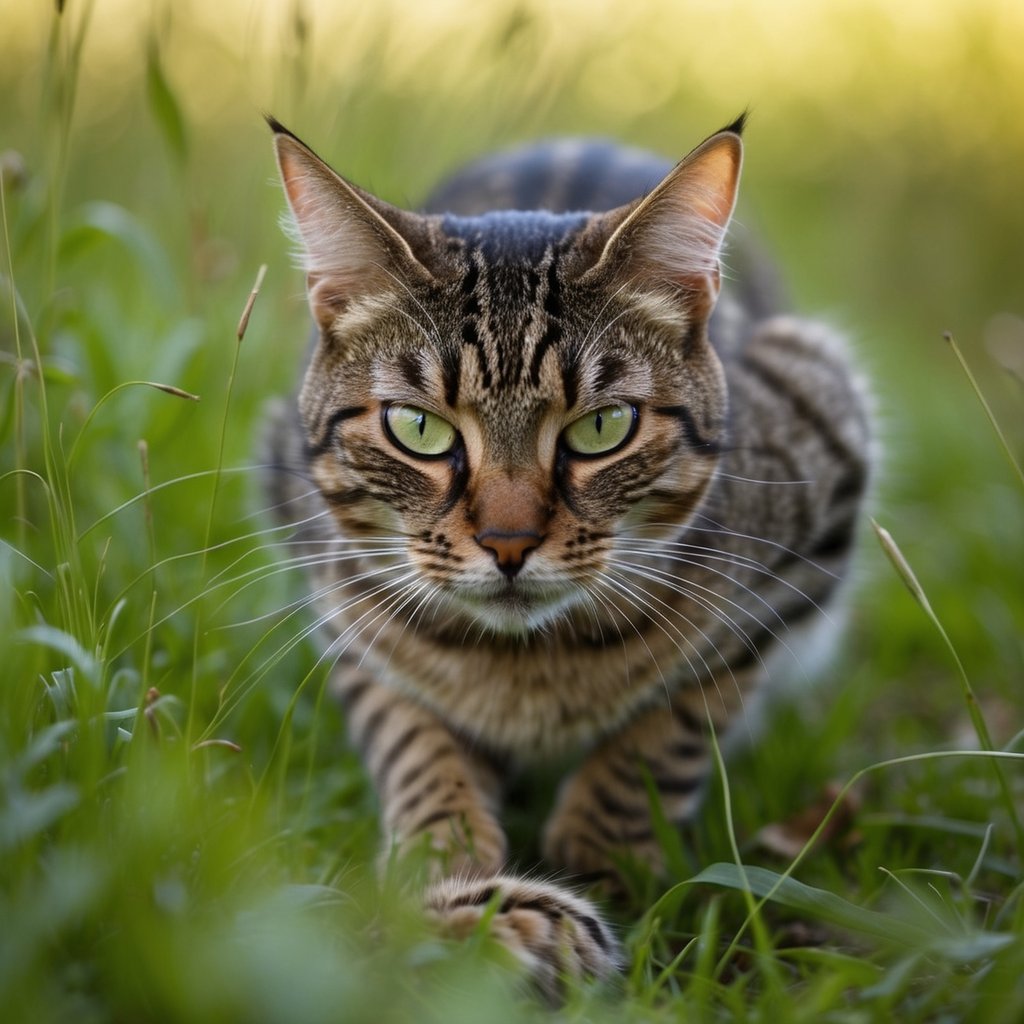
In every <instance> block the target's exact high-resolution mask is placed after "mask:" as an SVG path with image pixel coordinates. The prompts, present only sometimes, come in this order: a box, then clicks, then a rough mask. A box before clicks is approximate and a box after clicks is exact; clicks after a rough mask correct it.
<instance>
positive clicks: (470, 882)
mask: <svg viewBox="0 0 1024 1024" xmlns="http://www.w3.org/2000/svg"><path fill="white" fill-rule="evenodd" d="M268 121H269V123H270V127H271V128H272V130H273V132H274V142H275V147H276V155H277V161H278V166H279V170H280V175H281V180H282V182H283V184H284V189H285V193H286V196H287V201H288V205H289V207H290V213H291V225H292V230H293V233H294V236H295V238H296V240H297V241H298V242H299V245H300V248H301V252H302V256H301V259H302V265H303V266H304V268H305V271H306V281H307V290H308V298H309V305H310V309H311V311H312V315H313V318H314V321H315V325H316V333H317V342H316V345H315V348H314V350H313V353H312V357H311V360H310V363H309V366H308V369H307V371H306V375H305V379H304V383H303V384H302V386H301V390H300V394H299V398H298V403H297V406H298V408H297V410H296V411H295V412H294V413H291V414H287V415H285V414H281V415H279V416H278V418H277V419H276V420H275V422H274V425H273V427H272V428H271V438H270V443H271V447H272V449H273V454H272V462H273V465H274V466H275V467H277V468H276V470H275V471H274V473H273V475H272V480H271V489H272V495H273V500H274V502H275V504H276V506H277V507H278V508H280V509H284V510H287V514H288V515H289V517H290V518H291V519H292V520H294V522H295V523H296V524H297V526H296V530H297V531H298V539H299V541H300V542H301V543H302V544H303V545H304V548H303V551H304V552H305V555H304V558H303V559H302V560H304V561H305V563H306V564H308V567H309V573H310V577H311V580H312V585H313V596H312V598H311V600H312V601H314V602H315V605H316V607H317V609H318V614H319V618H318V620H317V623H318V625H319V627H321V629H322V631H323V632H324V633H325V634H326V636H327V638H328V639H327V647H326V657H328V658H330V659H331V660H332V662H333V664H334V669H333V686H334V689H335V690H336V692H337V694H338V695H339V697H340V699H341V701H342V704H343V706H344V709H345V712H346V717H347V723H348V728H349V730H350V734H351V738H352V741H353V742H354V744H355V745H356V747H357V748H358V749H359V750H360V752H361V754H362V757H363V760H364V763H365V765H366V768H367V770H368V772H369V774H370V775H371V777H372V779H373V782H374V784H375V787H376V792H377V794H378V796H379V801H380V815H381V822H382V829H383V832H384V842H383V848H382V856H383V857H384V858H387V857H389V856H393V855H395V854H396V853H397V854H401V853H403V852H404V851H407V850H411V849H413V848H423V847H425V846H426V847H429V848H430V849H432V850H433V851H434V852H435V854H436V858H435V861H434V864H435V868H434V880H433V881H432V882H430V883H429V884H428V885H427V888H426V891H425V894H424V901H425V905H426V908H427V911H428V913H429V914H430V915H431V916H432V917H434V918H435V919H436V920H437V922H438V924H439V926H440V927H442V928H443V929H444V930H445V931H447V932H448V933H451V934H456V935H457V934H462V933H465V932H467V931H470V930H472V929H473V928H474V927H476V926H477V924H478V923H479V921H480V920H481V918H482V916H483V915H484V914H485V913H491V912H493V916H492V917H491V919H490V922H489V928H490V930H491V933H492V934H493V935H494V936H495V937H496V938H497V939H498V940H499V941H500V942H502V943H503V944H504V945H506V946H507V947H508V948H509V949H510V950H511V951H512V952H513V953H514V954H515V955H516V956H517V957H518V958H519V959H520V960H521V961H522V962H523V963H524V964H526V965H527V968H528V970H529V972H530V973H531V975H532V977H533V978H534V980H535V981H536V982H537V984H538V985H539V987H540V988H541V990H542V991H543V992H545V993H547V994H549V995H551V996H552V998H557V993H558V992H559V991H560V986H561V985H562V984H563V979H564V978H565V977H566V976H576V977H580V976H595V977H599V978H601V977H607V976H609V975H611V974H613V973H614V972H615V971H617V970H618V969H619V968H620V967H621V966H622V953H621V949H620V946H619V943H618V941H617V939H616V937H615V935H614V934H613V932H612V930H611V929H610V927H609V926H608V925H607V924H606V922H605V921H604V919H603V918H602V916H601V914H600V913H599V911H598V910H597V908H596V906H595V905H594V903H593V902H592V901H591V900H590V899H585V898H583V897H581V896H579V895H577V894H575V893H574V891H573V890H571V889H570V888H568V887H567V886H565V885H562V884H559V883H556V882H549V881H543V880H539V879H536V878H527V877H522V876H520V875H517V874H516V873H515V872H514V871H512V870H510V869H509V867H508V865H507V858H508V849H507V843H506V838H505V833H504V830H503V828H502V825H501V819H500V814H501V797H502V785H503V782H504V776H505V773H506V772H507V771H509V770H511V768H512V767H513V766H514V765H516V764H526V765H529V764H533V763H537V762H542V761H547V760H558V759H564V758H565V757H567V756H569V755H575V757H576V763H575V766H574V767H573V769H572V770H571V771H570V773H569V774H568V775H567V777H566V778H565V779H564V780H563V782H562V783H561V787H560V788H559V790H558V792H557V795H556V796H555V797H554V808H553V810H552V811H551V813H550V816H549V818H548V820H547V823H546V825H545V826H544V829H543V833H542V842H541V848H542V853H543V858H544V862H545V864H546V865H547V867H548V868H550V869H552V870H553V871H556V872H559V875H558V877H560V878H566V879H568V880H570V881H573V880H579V879H584V880H588V881H592V880H594V879H600V878H604V879H606V880H609V881H610V882H611V883H614V881H615V880H616V879H617V878H618V877H619V870H620V867H621V865H622V863H623V858H624V857H625V858H633V859H635V860H638V861H640V862H641V863H643V864H646V865H648V866H649V867H650V868H651V869H652V870H653V871H655V872H658V871H660V870H662V869H663V867H664V864H663V859H662V850H661V846H660V845H659V843H658V840H657V837H656V835H655V829H654V826H653V822H652V798H651V796H650V794H649V788H648V787H649V786H653V788H654V791H655V792H656V794H657V801H658V803H659V804H660V807H661V811H662V812H663V813H664V815H665V817H666V818H667V819H668V820H669V821H670V822H673V823H681V822H683V821H685V820H686V819H687V818H689V817H690V816H692V815H693V813H694V811H695V810H696V808H697V806H698V803H699V800H700V796H701V790H702V786H703V783H704V782H705V780H706V778H707V776H708V774H709V770H710V763H711V737H712V736H714V737H716V738H717V739H723V738H725V737H727V736H728V735H730V734H731V733H733V732H735V731H736V728H737V723H738V722H739V721H740V720H741V719H742V716H743V713H744V710H745V708H746V705H747V703H749V701H750V699H751V698H752V697H753V695H754V692H755V690H756V688H757V686H758V683H759V681H761V680H762V679H763V677H764V676H765V670H764V663H765V658H766V657H768V656H769V654H770V653H771V652H772V650H774V649H776V648H778V647H780V646H788V645H789V642H790V640H791V639H792V638H793V637H792V631H793V630H794V628H795V627H796V626H797V625H799V624H803V623H805V622H810V621H812V620H814V619H815V618H816V617H820V613H821V610H822V606H823V605H824V604H825V603H826V602H827V600H828V599H829V597H830V595H831V594H832V592H833V591H834V589H835V588H836V585H837V583H838V582H839V581H840V579H841V577H842V575H843V572H844V569H845V567H846V565H847V563H848V558H849V554H850V549H851V544H852V541H853V537H854V533H855V526H856V523H857V518H858V509H859V506H860V504H861V499H862V496H863V494H864V490H865V486H866V482H867V479H868V472H869V458H868V454H869V453H868V445H869V432H868V424H867V417H866V415H865V403H864V400H863V396H862V390H861V388H860V387H859V385H858V384H857V382H856V377H855V374H853V373H852V372H851V369H850V366H849V362H848V358H847V356H846V354H845V351H844V346H843V344H842V343H841V341H840V340H839V339H838V338H837V337H836V336H835V335H834V334H833V333H832V332H831V331H830V330H829V329H828V328H826V327H824V326H821V325H818V324H815V323H813V322H808V321H804V320H800V319H796V318H795V317H792V316H787V315H782V314H780V313H778V312H777V302H776V299H775V297H774V289H773V288H772V286H771V285H770V284H769V283H768V282H769V278H768V276H767V275H766V273H765V271H764V269H763V267H762V266H761V264H760V263H759V261H758V259H757V258H756V257H751V256H750V255H749V253H748V252H747V249H745V248H742V247H741V248H740V249H739V250H738V251H737V253H736V260H737V262H738V263H739V264H740V265H745V267H746V271H745V272H744V274H743V275H742V278H741V280H740V281H738V282H737V283H736V285H735V287H733V288H727V289H726V293H725V294H724V295H723V296H722V297H721V299H719V292H720V286H721V278H722V271H721V258H722V250H723V244H724V240H725V235H726V229H727V226H728V224H729V221H730V218H731V216H732V212H733V207H734V205H735V201H736V192H737V187H738V183H739V177H740V167H741V161H742V142H741V133H742V129H743V119H742V118H741V119H739V120H738V121H736V122H735V123H733V124H731V125H729V126H728V127H727V128H725V129H723V130H722V131H720V132H717V133H716V134H714V135H712V136H710V137H709V138H708V139H706V140H705V141H704V142H703V143H701V145H699V146H698V147H697V148H696V149H694V150H693V151H692V152H691V153H690V154H689V155H688V156H687V157H686V158H685V159H684V160H682V161H681V162H680V163H678V164H677V165H675V166H674V167H673V166H671V165H669V164H666V163H665V162H663V161H661V160H659V159H658V158H656V157H653V156H651V155H649V154H646V153H642V152H640V151H638V150H633V149H626V148H622V147H618V146H615V145H613V144H611V143H606V142H597V141H587V140H580V141H572V140H569V141H554V142H547V143H540V144H536V145H533V146H528V147H526V148H523V149H519V150H515V151H512V152H510V153H503V154H499V155H497V156H492V157H487V158H484V159H483V160H481V161H478V162H477V163H475V164H471V165H470V166H469V167H467V168H466V169H464V170H462V171H461V172H458V173H456V174H455V175H454V176H453V177H452V178H450V179H449V180H448V181H447V182H446V183H445V184H443V185H442V186H441V187H440V188H439V189H438V190H437V191H436V192H435V193H434V195H433V197H432V198H431V199H430V200H429V201H428V202H427V204H426V206H425V210H426V212H423V213H413V212H408V211H406V210H403V209H399V208H397V207H395V206H392V205H390V204H388V203H385V202H383V201H381V200H380V199H377V198H376V197H375V196H373V195H371V194H370V193H369V192H367V191H365V190H363V189H361V188H359V187H357V186H356V185H354V184H352V183H350V182H348V181H346V180H345V179H343V178H342V177H340V176H339V175H338V174H336V173H335V172H334V171H333V170H332V169H331V168H330V167H328V165H327V164H326V163H324V162H323V161H322V160H320V158H319V157H317V156H316V155H315V154H314V153H313V151H312V150H311V149H309V148H308V147H307V146H306V145H305V144H304V143H302V142H301V141H300V140H299V139H298V138H297V137H296V136H294V135H293V134H292V133H290V132H289V131H288V130H287V129H285V128H284V127H283V126H282V125H280V124H279V123H278V122H277V121H274V120H273V119H269V118H268Z"/></svg>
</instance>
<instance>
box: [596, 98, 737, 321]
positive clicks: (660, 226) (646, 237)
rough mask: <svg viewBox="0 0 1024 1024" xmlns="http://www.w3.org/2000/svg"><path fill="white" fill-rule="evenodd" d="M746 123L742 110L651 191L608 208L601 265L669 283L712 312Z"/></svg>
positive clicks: (638, 279) (638, 280)
mask: <svg viewBox="0 0 1024 1024" xmlns="http://www.w3.org/2000/svg"><path fill="white" fill-rule="evenodd" d="M742 127H743V118H740V119H739V120H738V121H737V122H736V123H734V124H733V125H730V126H729V127H728V128H726V129H723V130H722V131H720V132H718V133H716V134H715V135H712V136H711V137H710V138H708V139H706V140H705V141H704V142H703V143H701V145H699V146H698V147H697V148H696V149H695V150H693V152H692V153H690V154H689V155H688V156H687V157H685V158H684V159H683V160H682V161H681V162H680V163H678V164H676V166H675V167H674V168H673V169H672V170H671V171H669V173H668V174H667V175H666V177H665V178H664V179H663V180H662V182H661V183H660V184H659V185H658V186H657V187H656V188H655V189H654V191H653V192H651V193H650V194H649V195H647V196H646V197H645V198H643V199H641V200H640V201H639V202H637V203H636V204H632V205H630V206H627V207H622V208H620V209H618V210H613V211H611V212H610V213H608V214H605V215H604V218H603V219H604V224H605V230H607V231H610V235H609V237H608V240H607V242H606V243H605V244H604V249H603V251H602V253H601V256H600V258H599V260H598V262H597V264H596V265H595V267H594V268H593V272H598V273H601V272H605V273H607V272H611V273H613V274H614V275H615V276H617V277H619V278H622V279H625V280H632V281H633V282H635V284H636V286H637V287H638V288H640V289H643V288H645V287H647V286H650V285H654V286H656V287H658V286H660V287H663V288H664V287H666V286H667V287H668V288H669V289H670V290H672V291H676V290H678V291H681V292H682V293H684V294H685V295H687V296H688V297H689V298H690V300H691V301H693V302H695V303H697V304H699V305H705V304H706V311H707V312H710V310H711V307H712V306H713V305H714V303H715V300H716V299H717V298H718V291H719V287H720V281H721V263H720V260H721V253H722V245H723V243H724V241H725V232H726V228H727V227H728V225H729V220H730V218H731V217H732V212H733V208H734V207H735V205H736V193H737V190H738V188H739V181H740V168H741V166H742V163H743V144H742V142H741V141H740V132H741V131H742Z"/></svg>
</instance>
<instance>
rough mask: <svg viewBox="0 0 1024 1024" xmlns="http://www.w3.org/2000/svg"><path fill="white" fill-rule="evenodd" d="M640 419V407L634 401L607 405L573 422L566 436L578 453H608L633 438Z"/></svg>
mask: <svg viewBox="0 0 1024 1024" xmlns="http://www.w3.org/2000/svg"><path fill="white" fill-rule="evenodd" d="M636 419H637V411H636V408H635V407H634V406H632V405H626V404H625V402H619V403H618V404H616V405H606V406H605V407H604V408H603V409H595V410H594V411H593V412H588V413H587V415H586V416H581V417H580V418H579V419H578V420H576V421H575V422H573V423H570V424H569V426H567V427H566V428H565V431H564V432H563V434H562V440H563V441H564V442H565V446H566V448H568V449H569V451H571V452H575V453H576V454H577V455H607V454H608V453H609V452H613V451H615V449H616V448H621V447H622V446H623V445H624V444H625V443H626V441H628V440H629V438H630V436H631V435H632V433H633V425H634V423H636Z"/></svg>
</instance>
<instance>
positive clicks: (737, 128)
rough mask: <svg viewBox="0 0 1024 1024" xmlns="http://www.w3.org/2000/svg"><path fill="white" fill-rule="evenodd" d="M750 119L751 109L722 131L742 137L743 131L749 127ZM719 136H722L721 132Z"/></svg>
mask: <svg viewBox="0 0 1024 1024" xmlns="http://www.w3.org/2000/svg"><path fill="white" fill-rule="evenodd" d="M749 117H750V108H749V107H748V108H747V109H746V110H744V111H743V113H742V114H740V116H739V117H737V118H736V120H735V121H733V122H732V123H731V124H727V125H726V126H725V127H724V128H723V129H722V131H723V132H732V134H733V135H742V134H743V129H744V128H746V127H747V119H748V118H749ZM718 134H721V132H719V133H718Z"/></svg>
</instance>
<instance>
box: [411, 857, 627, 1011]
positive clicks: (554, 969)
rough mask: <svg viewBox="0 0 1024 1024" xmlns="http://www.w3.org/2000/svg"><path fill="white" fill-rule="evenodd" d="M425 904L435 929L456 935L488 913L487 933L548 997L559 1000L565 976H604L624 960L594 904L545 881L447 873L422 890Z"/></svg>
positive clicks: (476, 924) (476, 925)
mask: <svg viewBox="0 0 1024 1024" xmlns="http://www.w3.org/2000/svg"><path fill="white" fill-rule="evenodd" d="M425 907H426V910H427V914H428V916H429V917H431V918H432V919H433V920H434V921H435V923H436V924H437V926H438V928H439V929H440V931H441V932H442V933H443V934H445V935H448V936H450V937H452V938H457V939H462V938H466V937H467V936H469V935H470V934H472V933H473V932H475V931H476V929H477V928H479V927H480V926H481V922H482V921H484V920H485V919H486V922H487V929H488V933H489V934H490V935H491V936H492V938H494V939H495V940H496V941H497V942H498V943H499V944H500V945H501V946H503V947H504V948H505V949H506V950H508V952H510V953H511V954H512V956H513V957H514V958H515V959H516V961H517V962H518V963H520V964H521V965H522V966H523V968H524V969H525V971H526V973H527V975H528V977H529V978H530V980H531V981H532V983H533V984H534V986H535V987H536V988H537V989H538V990H539V991H540V993H541V994H542V995H543V996H544V998H545V999H547V1000H548V1001H549V1002H550V1003H552V1004H558V1003H561V1002H562V1001H563V1000H564V998H565V991H564V986H565V980H566V979H567V978H569V979H573V980H576V981H578V980H580V979H582V978H597V979H602V978H607V977H609V976H611V975H613V974H615V973H616V972H617V971H618V970H619V969H620V968H621V966H622V962H623V961H622V952H621V949H620V946H619V943H618V941H617V940H616V938H615V936H614V935H613V934H612V933H611V931H610V929H609V928H608V926H607V925H606V924H605V923H604V921H602V919H601V917H600V915H599V914H598V912H597V911H596V909H595V908H594V906H593V905H592V904H591V903H590V902H589V901H587V900H584V899H581V898H580V897H578V896H575V895H574V894H573V893H571V892H569V891H568V890H566V889H564V888H562V887H560V886H557V885H553V884H550V883H547V882H539V881H528V880H525V879H521V878H516V877H514V876H511V875H495V876H493V877H490V878H476V879H465V878H446V879H444V880H442V881H440V882H437V883H435V884H434V885H432V886H431V887H430V888H429V889H428V890H427V893H426V899H425Z"/></svg>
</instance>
